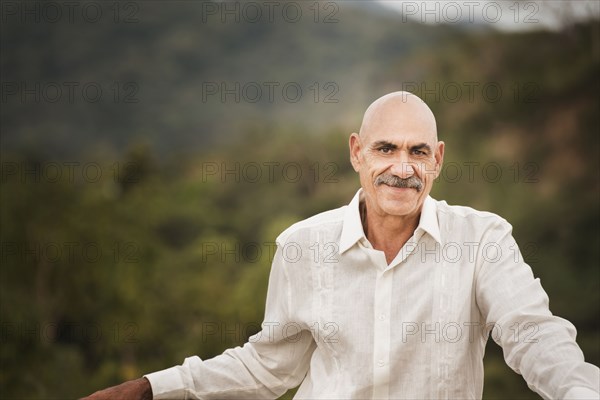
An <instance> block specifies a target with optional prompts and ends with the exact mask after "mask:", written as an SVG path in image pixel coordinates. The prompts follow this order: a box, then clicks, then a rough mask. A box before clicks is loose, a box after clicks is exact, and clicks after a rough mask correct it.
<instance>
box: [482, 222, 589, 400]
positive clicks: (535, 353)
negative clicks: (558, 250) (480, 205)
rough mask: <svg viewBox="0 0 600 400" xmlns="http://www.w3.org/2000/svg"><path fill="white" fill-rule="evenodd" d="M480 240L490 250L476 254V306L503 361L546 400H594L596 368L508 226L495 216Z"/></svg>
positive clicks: (573, 328)
mask: <svg viewBox="0 0 600 400" xmlns="http://www.w3.org/2000/svg"><path fill="white" fill-rule="evenodd" d="M481 244H482V245H483V246H482V247H484V248H486V249H487V250H488V251H486V252H482V253H480V254H479V256H480V261H479V263H480V265H481V267H480V269H479V272H478V276H477V287H476V296H477V304H478V306H479V308H480V310H481V313H482V315H483V317H484V319H485V321H486V326H488V327H491V326H493V329H492V331H491V336H492V338H493V339H494V341H496V343H498V344H499V345H500V346H501V347H502V349H503V353H504V359H505V360H506V363H507V364H508V365H509V366H510V367H511V368H512V369H513V370H514V371H515V372H517V373H519V374H521V375H522V376H523V378H525V381H526V382H527V384H528V386H529V387H530V388H531V389H532V390H534V391H535V392H537V393H538V394H539V395H541V396H542V397H543V398H545V399H565V398H569V399H589V398H595V399H598V398H599V397H600V395H599V394H598V393H600V370H599V369H598V367H596V366H595V365H592V364H589V363H586V362H585V361H584V358H583V353H582V351H581V349H580V348H579V346H578V345H577V343H576V342H575V337H576V333H577V331H576V330H575V327H574V326H573V325H572V324H571V323H570V322H569V321H567V320H565V319H562V318H560V317H557V316H554V315H552V313H551V312H550V309H549V299H548V295H547V294H546V292H545V291H544V289H543V288H542V286H541V284H540V280H539V278H534V276H533V273H532V271H531V268H530V267H529V266H528V265H527V264H525V262H524V261H523V258H522V255H521V254H520V252H519V250H518V247H517V246H516V242H515V240H514V239H513V237H512V227H511V225H510V224H508V223H507V222H506V221H504V220H499V221H498V222H497V223H495V224H494V226H493V227H492V228H491V229H489V230H488V231H487V232H486V234H485V235H484V239H483V241H482V243H481ZM492 248H494V249H495V251H492V250H490V249H492ZM486 253H487V254H486Z"/></svg>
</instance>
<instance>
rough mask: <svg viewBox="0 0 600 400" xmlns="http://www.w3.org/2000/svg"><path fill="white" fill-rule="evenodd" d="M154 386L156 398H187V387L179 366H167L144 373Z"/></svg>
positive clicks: (164, 399)
mask: <svg viewBox="0 0 600 400" xmlns="http://www.w3.org/2000/svg"><path fill="white" fill-rule="evenodd" d="M144 377H145V378H146V379H148V381H149V382H150V386H152V398H153V399H154V400H166V399H185V398H186V390H185V389H186V388H185V383H184V382H183V379H182V377H181V373H180V371H179V367H172V368H167V369H164V370H162V371H158V372H153V373H151V374H147V375H144Z"/></svg>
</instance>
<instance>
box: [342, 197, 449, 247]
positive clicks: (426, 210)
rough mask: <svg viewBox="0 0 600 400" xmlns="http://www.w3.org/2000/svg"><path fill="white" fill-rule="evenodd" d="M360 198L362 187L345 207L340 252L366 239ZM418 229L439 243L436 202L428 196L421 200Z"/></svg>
mask: <svg viewBox="0 0 600 400" xmlns="http://www.w3.org/2000/svg"><path fill="white" fill-rule="evenodd" d="M361 200H363V201H364V195H363V193H362V188H361V189H358V191H357V192H356V194H355V195H354V197H353V198H352V201H351V202H350V204H348V206H347V207H346V212H345V214H344V224H343V227H342V234H341V236H340V254H341V253H343V252H345V251H346V250H348V249H349V248H350V247H352V246H353V245H354V244H355V243H356V242H358V241H359V240H361V239H363V238H364V239H365V240H366V235H365V232H364V230H363V226H362V221H361V218H360V202H361ZM419 231H425V232H427V233H428V234H429V235H431V237H432V238H433V239H435V241H437V242H438V243H440V244H441V242H442V241H441V237H440V226H439V223H438V218H437V204H436V201H435V200H434V199H433V198H431V197H430V196H427V198H426V199H425V201H424V202H423V209H422V210H421V218H420V219H419V225H418V226H417V229H415V232H419Z"/></svg>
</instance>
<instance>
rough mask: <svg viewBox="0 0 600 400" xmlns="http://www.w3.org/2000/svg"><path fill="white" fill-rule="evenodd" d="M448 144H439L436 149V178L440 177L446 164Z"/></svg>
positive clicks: (440, 142)
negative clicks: (445, 154) (445, 151)
mask: <svg viewBox="0 0 600 400" xmlns="http://www.w3.org/2000/svg"><path fill="white" fill-rule="evenodd" d="M445 146H446V144H445V143H444V142H442V141H439V142H437V145H436V147H435V177H436V178H437V177H438V176H440V172H441V171H442V165H443V164H444V148H445Z"/></svg>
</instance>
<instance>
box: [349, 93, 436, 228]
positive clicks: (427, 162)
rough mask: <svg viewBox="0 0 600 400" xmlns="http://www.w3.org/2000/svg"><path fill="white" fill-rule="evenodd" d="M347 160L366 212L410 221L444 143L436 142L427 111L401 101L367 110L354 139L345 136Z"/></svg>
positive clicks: (432, 177)
mask: <svg viewBox="0 0 600 400" xmlns="http://www.w3.org/2000/svg"><path fill="white" fill-rule="evenodd" d="M350 155H351V161H352V165H353V166H354V169H355V170H356V171H357V172H358V173H359V176H360V183H361V186H362V188H363V190H364V193H365V197H366V202H367V212H375V213H376V214H378V215H380V216H386V215H393V216H414V215H418V214H419V213H420V212H421V207H422V205H423V202H424V201H425V198H426V197H427V195H428V194H429V192H430V191H431V188H432V186H433V181H434V180H435V178H437V176H438V175H439V172H440V168H441V165H442V161H443V156H444V143H443V142H438V141H437V133H436V126H435V119H434V118H433V114H431V111H430V110H429V108H427V106H426V105H425V104H424V103H422V102H421V100H420V99H418V98H417V97H416V96H408V97H406V96H405V97H403V98H394V99H391V100H388V101H387V102H383V104H376V103H374V106H372V107H370V109H369V110H368V111H367V113H366V114H365V119H364V120H363V125H362V127H361V131H360V135H358V134H356V133H353V134H352V136H351V137H350Z"/></svg>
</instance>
